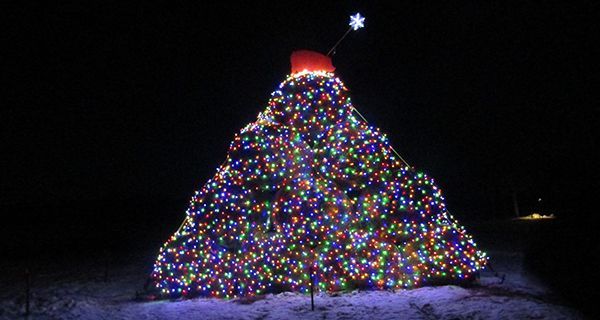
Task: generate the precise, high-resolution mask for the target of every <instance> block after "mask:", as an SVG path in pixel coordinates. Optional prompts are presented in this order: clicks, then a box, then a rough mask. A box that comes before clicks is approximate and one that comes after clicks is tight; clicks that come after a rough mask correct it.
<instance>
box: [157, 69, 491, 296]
mask: <svg viewBox="0 0 600 320" xmlns="http://www.w3.org/2000/svg"><path fill="white" fill-rule="evenodd" d="M353 110H354V107H353V106H352V103H351V99H350V97H349V95H348V90H347V88H346V87H345V86H344V84H343V83H342V82H341V81H340V80H339V79H338V78H337V77H335V75H334V74H333V73H328V72H320V71H304V72H298V73H294V74H291V75H289V76H288V77H287V79H286V80H285V81H283V82H282V83H281V84H280V85H279V87H278V88H277V90H275V91H274V92H273V93H272V95H271V98H270V100H269V102H268V105H267V107H266V109H265V110H264V111H263V112H261V113H260V114H259V116H258V119H257V120H256V121H255V122H253V123H250V124H248V125H247V126H246V127H244V128H243V129H242V130H241V131H240V132H239V133H238V134H236V135H235V137H234V139H233V141H232V143H231V145H230V147H229V151H228V154H227V158H226V160H225V162H224V163H223V165H221V166H220V167H219V168H218V169H217V172H216V174H215V175H214V177H212V178H211V179H210V180H209V181H208V182H207V183H206V184H205V185H204V186H203V187H202V188H201V189H200V190H198V191H197V192H196V193H195V195H194V196H193V197H192V199H191V201H190V204H189V208H188V210H187V213H186V218H185V221H184V223H183V224H182V226H181V228H179V230H178V231H177V232H176V233H175V234H173V235H172V236H171V237H170V238H169V239H168V240H167V242H165V244H164V245H163V246H162V248H161V249H160V252H159V255H158V257H157V259H156V262H155V264H154V269H153V271H152V274H151V278H152V280H153V284H154V286H155V288H156V290H157V292H159V294H160V295H161V296H164V297H180V296H198V295H199V296H211V297H219V298H233V297H240V296H252V295H258V294H264V293H268V292H281V291H299V292H304V293H306V292H308V291H309V288H310V270H314V272H315V275H314V276H315V278H316V280H317V282H318V286H317V289H318V290H321V291H337V290H349V289H354V288H372V289H398V288H412V287H417V286H422V285H426V284H429V283H439V282H455V281H469V280H470V279H473V277H474V275H475V274H476V273H477V272H478V271H479V270H481V269H482V268H483V267H484V266H485V264H486V261H487V257H486V254H485V253H484V252H482V251H480V250H478V249H477V247H476V244H475V243H474V241H473V239H472V237H471V236H470V235H469V234H467V233H466V231H465V229H464V228H463V227H462V226H461V225H459V224H458V222H457V221H456V219H454V217H452V216H451V215H450V214H449V212H448V211H447V209H446V206H445V202H444V197H443V196H442V193H441V190H440V189H439V188H438V187H437V186H436V184H435V181H434V180H433V179H432V178H431V177H429V176H428V175H426V174H424V173H422V172H419V171H417V170H415V169H414V168H413V167H409V166H408V165H407V164H406V163H405V162H404V161H403V160H402V159H401V158H400V157H399V155H397V153H396V152H395V151H394V150H393V148H392V146H391V145H390V143H389V140H388V139H387V137H386V136H385V135H384V134H383V133H381V132H380V130H379V129H377V128H375V127H372V126H370V125H369V124H367V123H366V122H365V121H363V120H362V119H360V118H356V117H355V115H354V113H353Z"/></svg>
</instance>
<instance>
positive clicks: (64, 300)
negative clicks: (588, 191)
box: [0, 252, 582, 320]
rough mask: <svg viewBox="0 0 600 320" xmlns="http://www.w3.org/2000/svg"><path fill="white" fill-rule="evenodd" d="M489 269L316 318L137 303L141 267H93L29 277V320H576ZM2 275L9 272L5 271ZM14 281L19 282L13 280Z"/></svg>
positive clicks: (290, 310)
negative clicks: (470, 280)
mask: <svg viewBox="0 0 600 320" xmlns="http://www.w3.org/2000/svg"><path fill="white" fill-rule="evenodd" d="M493 256H494V257H496V259H495V260H496V262H497V263H494V268H495V270H496V271H497V272H498V273H501V274H505V275H506V278H505V281H504V282H502V283H501V281H500V279H499V278H498V277H494V276H493V273H492V272H489V271H488V272H485V273H484V274H483V275H482V278H481V281H480V285H477V286H473V287H470V288H462V287H457V286H439V287H424V288H418V289H412V290H398V291H396V292H392V291H352V292H345V293H335V294H326V293H318V294H317V295H316V296H315V311H311V309H310V296H309V295H303V294H300V293H291V292H285V293H281V294H276V295H272V294H270V295H266V296H265V297H264V299H257V300H256V301H254V302H252V303H240V301H238V300H219V299H207V298H196V299H188V300H177V301H168V300H161V301H151V302H139V301H136V300H135V299H134V296H135V292H136V290H141V288H142V286H143V283H144V280H145V278H146V275H147V272H146V271H145V268H146V267H147V266H145V265H142V263H141V262H140V261H137V260H135V259H133V260H134V261H137V262H135V263H131V262H130V263H129V265H127V264H125V265H123V264H121V265H123V267H119V268H117V269H114V270H111V275H112V276H111V277H110V281H108V282H104V281H103V276H102V274H103V270H102V269H101V268H99V267H94V266H93V265H91V266H87V267H86V266H70V267H69V266H60V265H57V266H55V267H52V268H51V267H46V270H44V272H39V273H36V274H34V277H33V278H32V280H33V283H32V284H33V286H32V289H31V292H32V300H31V312H32V314H31V317H30V318H32V319H340V320H341V319H347V320H351V319H399V318H402V319H577V318H581V317H582V316H581V315H580V314H579V313H578V312H577V311H575V310H573V309H570V308H568V307H565V306H562V305H560V301H558V300H556V298H553V296H552V294H551V292H549V290H548V289H547V288H545V287H544V286H543V285H542V284H541V283H539V282H538V281H537V280H536V279H535V278H533V277H532V276H529V275H527V274H526V273H525V272H524V269H523V267H522V256H520V255H518V254H503V253H501V252H496V253H494V254H493ZM5 269H7V268H5ZM22 270H23V269H22V268H17V267H12V269H8V270H0V272H1V273H0V274H2V275H3V279H2V280H1V281H0V286H1V287H0V290H1V291H0V299H1V300H0V319H15V318H23V312H24V282H23V280H22V279H23V277H22V275H21V276H19V274H20V273H21V274H22ZM15 279H17V280H15Z"/></svg>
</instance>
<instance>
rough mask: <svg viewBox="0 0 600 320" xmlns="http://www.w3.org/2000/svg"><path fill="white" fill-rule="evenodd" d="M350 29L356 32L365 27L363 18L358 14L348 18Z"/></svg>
mask: <svg viewBox="0 0 600 320" xmlns="http://www.w3.org/2000/svg"><path fill="white" fill-rule="evenodd" d="M349 25H350V27H351V28H352V30H354V31H356V30H358V29H360V28H364V27H365V17H363V16H361V15H360V13H356V14H355V15H353V16H350V23H349Z"/></svg>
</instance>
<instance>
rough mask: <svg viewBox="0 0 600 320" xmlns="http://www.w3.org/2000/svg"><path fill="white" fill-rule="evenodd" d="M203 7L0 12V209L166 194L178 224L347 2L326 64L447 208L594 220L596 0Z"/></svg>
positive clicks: (472, 213) (326, 37) (328, 36)
mask: <svg viewBox="0 0 600 320" xmlns="http://www.w3.org/2000/svg"><path fill="white" fill-rule="evenodd" d="M201 2H203V1H196V2H193V3H192V5H186V6H179V5H176V4H174V3H168V4H166V3H165V4H164V6H152V7H150V6H146V5H144V6H123V4H122V3H121V2H119V1H114V2H107V3H105V4H102V5H99V4H97V5H90V4H87V3H86V4H83V3H84V2H82V4H74V5H64V6H59V7H54V8H40V7H35V6H30V7H21V8H18V9H16V10H12V9H11V10H8V11H5V14H7V16H8V19H3V22H2V26H1V27H2V29H3V31H2V34H3V36H2V38H3V41H2V42H3V43H5V44H8V46H5V47H4V49H3V51H4V52H3V53H2V55H3V58H2V64H3V72H2V73H3V74H4V75H3V78H4V80H5V81H6V82H5V83H7V85H3V86H2V89H0V90H1V92H2V108H1V109H2V110H1V123H2V126H1V129H0V130H1V133H2V139H1V140H2V141H1V142H0V143H1V148H2V149H1V150H2V157H1V160H0V161H1V170H2V171H1V173H0V175H1V179H0V205H1V206H3V207H15V206H30V207H36V208H43V207H44V206H50V205H62V204H66V203H94V202H107V201H108V202H110V201H116V200H119V201H123V200H128V199H137V200H141V201H144V200H145V199H171V200H173V199H175V200H176V201H178V203H180V206H181V208H182V212H181V216H177V217H176V218H174V221H175V223H178V222H179V221H180V218H181V217H183V209H184V208H185V205H186V203H187V199H188V198H189V197H190V196H191V195H192V194H193V191H194V190H197V189H199V188H200V187H201V186H202V185H203V183H204V182H205V181H206V180H207V179H208V178H209V177H211V176H212V175H213V174H214V172H215V170H216V168H217V166H218V165H219V164H220V163H222V161H223V160H224V159H225V156H226V152H227V148H228V146H229V143H230V141H231V140H232V138H233V136H234V134H235V133H236V132H238V131H239V130H240V129H241V128H242V127H243V126H244V125H245V124H247V123H249V122H251V121H254V120H255V119H256V116H257V115H258V113H259V112H260V111H262V110H263V109H264V108H265V106H266V102H267V100H268V98H269V96H270V93H271V92H272V91H273V90H274V89H275V87H276V86H277V85H278V84H279V83H280V82H281V81H282V80H283V79H284V78H285V76H286V75H287V74H288V73H289V67H290V66H289V55H290V53H291V52H292V51H293V50H295V49H312V50H316V51H321V52H327V51H328V49H329V48H330V47H331V46H332V45H333V44H334V43H335V42H336V40H337V39H338V38H339V37H340V36H341V35H342V34H343V33H344V32H345V31H346V29H347V23H348V16H349V15H350V14H353V13H355V12H357V11H359V12H361V13H362V14H363V15H364V16H366V28H365V29H361V30H360V31H357V32H353V33H351V34H350V35H349V36H348V37H347V38H346V40H345V41H344V42H343V43H342V44H341V45H340V47H339V48H338V50H337V53H336V55H335V56H334V57H333V62H334V65H335V66H336V67H337V71H336V74H337V75H338V76H339V77H340V78H341V79H342V81H344V82H345V83H346V85H347V86H348V87H349V88H350V90H351V92H352V93H351V94H352V99H353V102H354V105H355V106H356V107H357V109H358V110H359V111H360V112H361V113H362V114H363V115H364V116H365V117H366V118H367V119H368V120H369V122H370V124H371V125H374V126H377V127H379V128H381V130H382V131H383V132H385V133H387V134H388V136H389V137H390V139H391V142H392V145H393V146H394V147H395V148H396V150H398V152H399V153H400V154H401V155H402V156H403V157H404V158H405V159H406V160H407V161H408V162H409V163H410V164H411V165H414V166H416V167H417V168H418V169H419V170H423V171H425V172H427V173H429V174H430V175H432V176H433V177H434V178H435V179H436V181H437V183H438V184H439V185H440V186H441V188H442V189H443V190H444V192H445V195H446V198H447V201H448V206H449V208H450V210H451V211H452V212H453V214H454V215H455V216H457V217H459V218H473V219H488V218H498V217H506V216H511V215H512V214H513V211H512V200H511V194H512V193H513V192H514V191H516V192H517V194H518V197H519V200H520V201H521V202H522V206H523V211H524V212H523V213H530V211H529V212H528V211H527V210H528V208H532V206H533V205H532V203H534V202H535V201H536V200H537V198H539V197H541V198H542V199H543V206H544V210H546V211H548V213H557V214H559V215H563V216H569V215H571V216H572V215H588V214H591V212H583V211H582V208H583V207H584V204H585V203H586V202H589V201H592V200H593V197H592V198H590V197H589V196H588V195H592V196H593V195H594V193H595V192H597V187H598V182H597V180H596V178H595V177H597V176H596V171H597V170H596V169H597V168H596V167H597V162H595V160H593V158H592V154H593V152H594V151H595V149H596V142H597V140H598V139H597V138H598V136H597V135H595V133H594V132H593V129H594V127H595V126H596V125H597V123H598V120H599V119H598V107H597V100H596V99H595V98H594V97H592V94H594V93H596V92H594V90H595V89H594V88H593V84H594V82H595V81H598V79H597V78H598V77H597V74H596V73H594V72H593V71H592V67H591V66H592V65H597V62H598V57H599V56H600V55H599V52H598V50H597V49H594V43H595V42H597V38H596V36H597V34H598V31H599V30H598V28H597V25H594V23H593V17H592V15H591V12H592V11H593V8H592V5H585V4H577V5H575V4H571V2H565V3H564V4H562V5H547V4H546V5H541V4H523V3H521V2H516V3H514V4H511V5H507V4H488V3H485V4H483V3H477V2H471V3H455V2H446V3H445V4H444V5H441V6H431V5H428V6H425V5H423V4H420V3H419V2H410V3H406V2H402V3H396V4H395V5H394V6H388V5H387V4H385V3H383V2H377V3H376V2H375V1H369V2H364V3H356V2H353V1H344V2H339V3H330V2H326V1H318V2H312V3H311V4H301V3H300V2H294V3H292V4H288V3H285V4H284V3H282V2H273V4H271V5H268V6H267V5H265V6H259V7H257V6H256V5H254V4H250V3H246V4H243V5H241V4H223V5H216V6H205V5H204V4H201ZM595 35H596V36H595ZM165 201H166V200H165ZM36 214H43V213H40V212H37V213H36Z"/></svg>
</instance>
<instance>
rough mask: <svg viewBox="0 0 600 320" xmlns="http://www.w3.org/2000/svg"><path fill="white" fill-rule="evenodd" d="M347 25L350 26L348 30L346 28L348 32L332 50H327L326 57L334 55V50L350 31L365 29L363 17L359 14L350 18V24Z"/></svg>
mask: <svg viewBox="0 0 600 320" xmlns="http://www.w3.org/2000/svg"><path fill="white" fill-rule="evenodd" d="M348 25H350V28H348V30H347V31H346V33H344V35H343V36H342V37H341V38H340V40H338V41H337V42H336V43H335V44H334V45H333V48H331V49H330V50H329V52H327V56H331V55H332V54H334V53H335V48H336V47H337V46H338V45H339V44H340V42H342V40H344V38H346V36H347V35H348V33H350V31H352V30H354V31H356V30H358V29H360V28H364V27H365V17H363V16H361V15H360V13H358V12H357V13H356V14H355V15H353V16H350V23H349V24H348Z"/></svg>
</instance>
